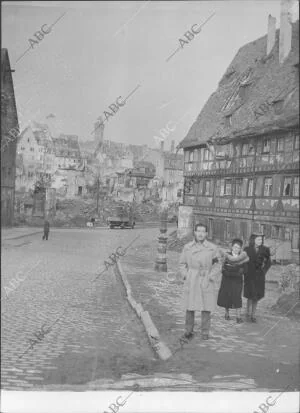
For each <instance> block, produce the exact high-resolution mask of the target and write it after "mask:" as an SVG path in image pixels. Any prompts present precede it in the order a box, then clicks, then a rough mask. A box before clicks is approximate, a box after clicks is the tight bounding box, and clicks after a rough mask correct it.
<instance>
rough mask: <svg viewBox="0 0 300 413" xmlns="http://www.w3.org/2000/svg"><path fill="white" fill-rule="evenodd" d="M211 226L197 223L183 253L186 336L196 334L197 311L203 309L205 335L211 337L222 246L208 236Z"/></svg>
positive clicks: (180, 266) (180, 264) (181, 259)
mask: <svg viewBox="0 0 300 413" xmlns="http://www.w3.org/2000/svg"><path fill="white" fill-rule="evenodd" d="M207 235H208V232H207V226H206V225H204V224H197V225H196V226H195V228H194V237H195V239H194V241H192V242H189V243H188V244H186V245H185V246H184V248H183V251H182V253H181V257H180V261H179V268H180V272H181V274H182V276H183V279H184V291H183V306H184V309H185V311H186V321H185V333H184V338H185V339H190V338H192V337H193V334H194V333H193V329H194V322H195V311H201V333H202V338H203V339H204V340H207V339H208V338H209V330H210V322H211V312H212V311H214V310H215V308H216V302H217V297H216V293H215V278H216V276H217V274H220V271H221V267H220V265H218V264H214V265H213V261H214V262H218V261H219V260H220V258H221V256H220V252H219V250H218V248H217V247H216V246H215V245H214V244H212V243H211V242H208V241H207V240H206V238H207Z"/></svg>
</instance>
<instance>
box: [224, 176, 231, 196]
mask: <svg viewBox="0 0 300 413" xmlns="http://www.w3.org/2000/svg"><path fill="white" fill-rule="evenodd" d="M226 181H227V182H230V194H228V193H227V191H226V189H227V184H226ZM232 181H233V180H232V178H225V179H224V196H232Z"/></svg>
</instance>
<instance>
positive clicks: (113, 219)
mask: <svg viewBox="0 0 300 413" xmlns="http://www.w3.org/2000/svg"><path fill="white" fill-rule="evenodd" d="M107 225H108V226H109V228H110V229H113V228H116V227H119V228H122V229H124V228H131V229H133V228H134V226H135V221H134V217H133V215H132V214H128V213H127V212H126V211H125V209H124V208H123V207H117V208H115V210H114V211H113V215H112V216H110V217H108V218H107Z"/></svg>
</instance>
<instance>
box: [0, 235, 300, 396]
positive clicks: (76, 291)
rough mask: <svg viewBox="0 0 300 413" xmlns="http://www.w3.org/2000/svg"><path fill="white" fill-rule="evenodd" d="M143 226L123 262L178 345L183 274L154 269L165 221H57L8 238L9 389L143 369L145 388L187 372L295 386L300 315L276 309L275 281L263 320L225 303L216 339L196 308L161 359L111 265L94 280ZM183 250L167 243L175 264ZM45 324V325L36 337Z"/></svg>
mask: <svg viewBox="0 0 300 413" xmlns="http://www.w3.org/2000/svg"><path fill="white" fill-rule="evenodd" d="M171 230H172V229H170V232H171ZM137 235H140V238H139V239H138V240H137V241H136V242H135V243H134V244H133V245H132V247H131V249H129V250H128V253H127V255H126V257H124V258H123V259H122V261H121V262H122V266H123V269H124V271H125V272H126V274H127V275H128V278H129V282H130V284H131V286H132V290H133V295H134V297H135V298H136V299H137V301H139V302H142V304H143V306H144V308H145V310H148V311H149V313H150V315H151V317H152V319H153V321H154V324H155V325H156V327H157V328H158V330H159V332H160V335H161V338H162V340H163V341H164V342H165V343H166V344H167V345H168V346H169V348H170V349H171V350H172V352H175V351H176V350H177V349H178V346H179V341H178V339H179V337H180V336H181V335H182V333H183V327H184V325H183V323H184V313H183V311H182V309H181V307H180V295H181V291H182V284H181V283H180V279H179V277H176V279H175V274H171V276H169V280H168V278H167V275H166V274H158V273H155V271H154V270H153V269H154V261H155V257H156V247H157V235H158V229H157V228H151V229H136V230H134V231H132V230H111V231H109V230H107V229H98V230H88V229H82V230H76V229H72V230H71V229H70V230H65V229H64V230H62V229H53V230H52V231H51V232H50V237H49V240H48V241H42V240H41V234H33V235H31V236H28V237H23V238H19V239H10V240H6V241H5V240H4V241H3V242H2V290H1V299H2V301H1V304H2V327H1V328H2V331H1V333H2V342H1V345H2V361H1V362H2V388H3V389H7V390H26V389H28V390H33V389H47V390H49V389H50V390H51V389H56V390H57V389H59V390H65V389H66V388H67V387H64V386H69V387H68V388H70V389H72V388H78V389H79V388H80V389H88V388H91V386H93V388H94V389H101V388H113V386H114V385H115V386H117V387H120V388H121V387H122V385H124V386H123V387H126V386H131V385H133V383H136V382H139V380H140V383H141V382H142V379H144V388H147V387H151V388H155V385H154V384H153V383H164V384H162V386H163V387H165V388H168V386H169V385H170V383H171V381H172V380H173V383H174V381H176V380H175V379H176V378H177V379H179V378H181V379H184V378H188V381H190V383H191V386H192V387H193V388H194V387H195V385H197V386H196V387H197V389H200V390H202V391H203V390H205V389H208V390H209V389H214V390H216V389H230V390H239V389H241V390H242V389H245V390H266V389H268V390H279V389H283V388H284V387H286V385H287V384H289V385H290V386H291V387H290V391H292V390H296V389H297V387H298V383H299V354H298V349H299V333H300V324H299V320H295V319H289V318H288V317H286V316H282V315H278V314H276V313H274V312H273V311H272V310H271V305H272V304H274V303H275V301H276V299H277V292H276V290H275V287H274V286H273V287H272V286H271V287H272V288H271V287H270V285H271V284H268V285H267V294H266V297H265V299H264V300H262V302H261V303H260V304H259V311H258V323H257V324H248V323H244V324H242V325H237V324H236V323H235V318H234V317H233V320H232V321H225V320H224V314H223V310H222V309H218V311H217V312H216V313H215V314H214V315H213V319H212V331H211V336H212V337H211V339H210V340H208V341H207V342H203V341H202V340H201V338H200V334H198V331H199V318H197V319H196V321H197V327H196V336H195V338H194V339H193V340H192V341H191V342H190V343H189V344H187V345H185V346H184V348H183V349H181V350H178V351H177V352H176V353H175V354H174V355H173V357H172V358H171V359H169V360H168V361H167V362H163V361H160V360H158V359H157V357H156V356H155V354H154V352H153V351H152V349H151V347H150V346H149V343H148V339H147V336H146V334H145V331H144V327H143V325H142V324H141V322H140V320H139V319H138V318H137V316H136V315H135V313H134V312H133V311H132V309H131V308H130V307H129V305H128V303H127V301H126V300H125V299H124V297H123V296H122V287H121V286H120V285H119V282H118V281H117V279H116V278H115V276H114V274H113V271H112V270H111V269H109V270H108V271H106V272H104V274H102V275H101V276H100V277H99V278H98V279H97V280H96V281H95V282H92V281H93V280H94V279H95V277H96V274H97V273H99V272H100V271H101V270H102V269H103V262H104V260H105V259H107V258H108V257H109V255H110V254H111V253H112V252H114V251H115V249H116V248H117V247H118V246H122V247H126V246H127V245H128V244H129V243H130V242H131V241H132V240H133V239H134V238H135V237H136V236H137ZM178 259H179V256H178V254H177V253H174V252H170V251H169V252H168V264H169V271H171V272H172V271H174V272H176V270H177V264H178ZM17 274H19V280H20V281H19V283H18V284H17V285H16V287H15V288H14V289H13V288H12V284H11V283H10V281H12V280H13V279H16V278H17ZM232 316H234V314H232ZM38 331H44V332H45V331H46V333H45V334H42V338H41V339H40V341H39V342H37V341H38V340H36V341H35V342H33V341H32V340H34V339H35V338H36V337H38ZM30 340H31V342H30ZM30 343H32V348H30ZM26 351H27V352H26ZM23 353H25V354H24V355H22V354H23ZM168 378H170V383H169V382H168V380H167V379H168ZM159 379H160V380H161V382H157V380H159ZM147 380H148V381H147ZM155 380H156V382H155ZM166 380H167V381H166ZM122 383H123V384H122ZM140 385H141V384H140ZM56 386H57V387H56ZM58 386H59V387H58ZM177 389H178V387H177Z"/></svg>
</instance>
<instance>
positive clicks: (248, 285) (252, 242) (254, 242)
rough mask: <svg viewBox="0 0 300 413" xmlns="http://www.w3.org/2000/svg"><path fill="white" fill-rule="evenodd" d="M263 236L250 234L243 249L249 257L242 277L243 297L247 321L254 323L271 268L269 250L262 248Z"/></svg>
mask: <svg viewBox="0 0 300 413" xmlns="http://www.w3.org/2000/svg"><path fill="white" fill-rule="evenodd" d="M263 239H264V235H263V234H252V235H251V236H250V239H249V246H248V247H246V248H245V251H246V253H247V254H248V256H249V263H248V269H247V272H246V274H245V277H244V297H245V298H247V314H246V317H247V320H248V321H252V322H253V323H256V317H255V314H256V307H257V303H258V301H259V300H261V299H262V298H263V297H264V296H265V279H266V273H267V271H268V270H269V268H270V267H271V258H270V255H271V254H270V249H269V248H268V247H266V246H264V245H263V244H264V242H263V241H264V240H263Z"/></svg>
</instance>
